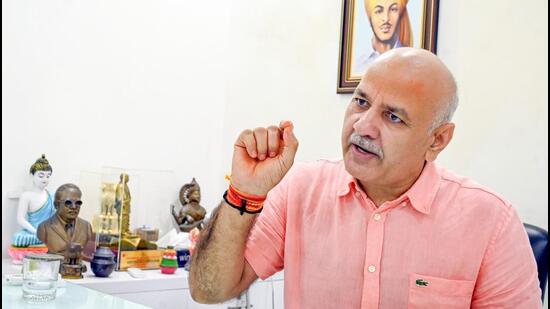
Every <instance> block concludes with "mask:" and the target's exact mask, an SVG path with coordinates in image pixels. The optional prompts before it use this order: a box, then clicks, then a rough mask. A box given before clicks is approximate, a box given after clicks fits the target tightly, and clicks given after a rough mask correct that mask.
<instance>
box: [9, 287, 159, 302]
mask: <svg viewBox="0 0 550 309" xmlns="http://www.w3.org/2000/svg"><path fill="white" fill-rule="evenodd" d="M2 308H29V309H30V308H40V309H48V308H56V309H63V308H71V309H76V308H101V309H121V308H136V309H140V308H149V307H146V306H143V305H140V304H136V303H134V302H131V301H128V300H125V299H122V298H120V297H116V296H112V295H109V294H105V293H102V292H98V291H95V290H92V289H89V288H86V287H83V286H80V285H77V284H73V283H70V282H63V283H62V284H61V285H60V286H58V288H57V291H56V298H55V299H54V300H51V301H48V302H44V303H40V304H32V303H28V302H27V301H25V300H24V299H23V290H22V287H21V286H20V285H15V286H14V285H8V284H6V283H4V282H3V283H2Z"/></svg>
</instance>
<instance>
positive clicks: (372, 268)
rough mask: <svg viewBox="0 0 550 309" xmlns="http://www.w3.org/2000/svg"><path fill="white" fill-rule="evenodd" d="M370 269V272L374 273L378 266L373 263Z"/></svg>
mask: <svg viewBox="0 0 550 309" xmlns="http://www.w3.org/2000/svg"><path fill="white" fill-rule="evenodd" d="M368 270H369V273H373V272H375V271H376V266H374V265H371V266H369V268H368Z"/></svg>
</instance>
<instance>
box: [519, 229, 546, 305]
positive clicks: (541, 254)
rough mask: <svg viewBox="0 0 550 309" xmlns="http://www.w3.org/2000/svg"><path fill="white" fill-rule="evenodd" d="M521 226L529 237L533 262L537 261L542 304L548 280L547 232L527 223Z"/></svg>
mask: <svg viewBox="0 0 550 309" xmlns="http://www.w3.org/2000/svg"><path fill="white" fill-rule="evenodd" d="M523 225H524V226H525V230H526V231H527V235H528V236H529V242H530V243H531V248H533V253H534V254H535V260H537V270H538V272H539V282H540V289H541V290H542V292H541V295H542V302H543V303H544V292H545V291H546V282H547V280H548V231H546V230H544V229H542V228H540V227H538V226H534V225H531V224H528V223H524V224H523Z"/></svg>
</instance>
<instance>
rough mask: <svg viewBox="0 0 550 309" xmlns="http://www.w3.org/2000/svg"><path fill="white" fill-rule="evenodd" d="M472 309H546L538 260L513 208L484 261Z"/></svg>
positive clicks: (494, 238) (492, 242)
mask: <svg viewBox="0 0 550 309" xmlns="http://www.w3.org/2000/svg"><path fill="white" fill-rule="evenodd" d="M472 308H475V309H479V308H542V302H541V290H540V287H539V280H538V273H537V265H536V261H535V257H534V255H533V251H532V249H531V245H530V243H529V238H528V236H527V232H526V231H525V228H524V226H523V224H522V222H521V220H520V218H519V217H518V215H517V213H516V212H515V211H514V210H513V208H512V207H510V206H508V209H507V213H506V215H505V216H504V219H503V222H502V224H501V225H500V227H499V228H498V230H497V232H496V234H495V236H494V237H493V239H492V241H491V243H490V245H489V248H488V249H487V252H486V253H485V257H484V258H483V262H482V264H481V269H480V271H479V274H478V279H477V282H476V286H475V290H474V295H473V299H472Z"/></svg>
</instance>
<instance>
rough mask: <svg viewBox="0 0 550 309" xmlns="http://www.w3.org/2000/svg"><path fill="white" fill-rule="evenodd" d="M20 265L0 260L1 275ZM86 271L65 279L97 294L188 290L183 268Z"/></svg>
mask: <svg viewBox="0 0 550 309" xmlns="http://www.w3.org/2000/svg"><path fill="white" fill-rule="evenodd" d="M21 267H22V266H21V265H14V264H12V262H11V260H10V259H2V275H6V274H20V273H21ZM87 267H88V270H87V272H86V273H85V274H84V275H83V276H84V278H82V279H65V280H61V282H63V281H66V282H68V283H72V284H78V285H81V286H84V287H87V288H90V289H94V290H97V291H99V292H103V293H108V294H124V293H140V292H154V291H165V290H177V289H188V288H189V284H188V281H187V278H188V272H187V271H186V270H185V269H183V268H178V269H177V270H176V273H175V274H173V275H165V274H162V273H161V272H160V270H159V269H154V270H144V273H145V277H144V278H134V277H132V276H130V274H128V272H126V271H114V272H113V273H112V274H111V275H110V276H109V277H108V278H100V277H96V276H95V275H94V274H93V273H92V271H91V267H90V264H89V263H87ZM283 280H284V272H282V271H281V272H279V273H276V274H275V275H273V276H272V277H270V278H268V279H266V281H283Z"/></svg>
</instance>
